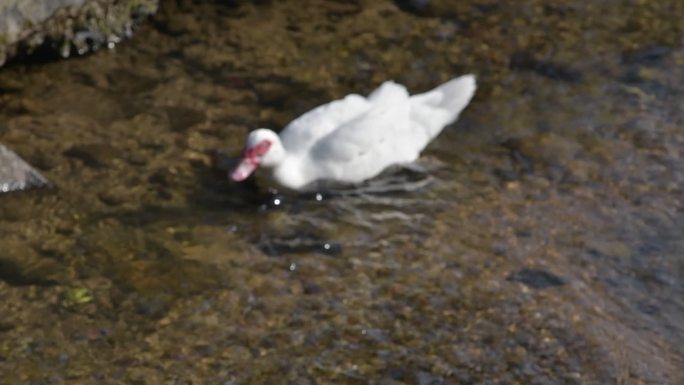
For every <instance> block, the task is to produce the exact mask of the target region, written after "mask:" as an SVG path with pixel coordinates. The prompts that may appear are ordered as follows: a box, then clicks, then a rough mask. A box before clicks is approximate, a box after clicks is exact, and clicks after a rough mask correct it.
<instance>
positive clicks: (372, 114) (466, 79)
mask: <svg viewBox="0 0 684 385" xmlns="http://www.w3.org/2000/svg"><path fill="white" fill-rule="evenodd" d="M475 88H476V85H475V76H473V75H464V76H461V77H459V78H456V79H452V80H450V81H448V82H446V83H444V84H442V85H440V86H439V87H437V88H435V89H433V90H431V91H428V92H426V93H423V94H418V95H414V96H410V95H409V94H408V92H407V91H406V88H405V87H404V86H402V85H400V84H397V83H395V82H392V81H387V82H384V83H383V84H382V85H381V86H380V87H378V88H377V89H376V90H375V91H373V92H372V93H371V94H370V95H369V96H368V97H367V98H365V97H363V96H360V95H356V94H351V95H348V96H346V97H345V98H344V99H340V100H335V101H333V102H330V103H328V104H324V105H322V106H319V107H316V108H315V109H313V110H311V111H309V112H307V113H305V114H304V115H302V116H300V117H299V118H297V119H295V120H293V121H292V122H291V123H290V124H288V125H287V127H285V129H283V130H282V132H281V133H280V135H278V134H276V133H275V132H273V131H271V130H269V129H266V128H259V129H256V130H254V131H252V132H251V133H250V134H249V136H248V137H247V144H246V146H245V151H244V153H243V155H242V159H241V161H240V163H239V164H238V166H237V167H235V169H234V170H233V171H232V172H231V175H230V176H231V179H232V180H233V181H236V182H239V181H243V180H245V179H246V178H247V177H248V176H249V175H250V174H252V173H253V172H254V171H255V170H256V169H257V168H258V167H259V166H261V167H263V168H265V169H268V170H270V171H271V175H270V176H271V178H272V180H273V181H274V182H275V183H277V184H278V185H280V186H283V187H286V188H289V189H292V190H306V189H307V187H310V186H313V185H315V184H314V182H318V181H331V182H337V183H345V184H354V183H359V182H362V181H364V180H366V179H370V178H373V177H375V176H376V175H378V174H380V173H381V172H382V171H383V170H384V169H386V168H387V167H389V166H391V165H395V164H402V163H404V164H405V163H410V162H413V161H415V160H416V159H417V158H418V156H419V155H420V152H421V151H422V150H423V149H424V148H425V147H426V146H427V145H428V143H430V141H431V140H432V139H434V138H435V137H436V136H437V135H438V134H439V133H440V132H441V131H442V129H443V128H444V126H446V125H448V124H450V123H452V122H454V121H455V120H456V119H457V118H458V115H459V114H460V113H461V111H462V110H463V109H464V108H465V107H466V106H467V105H468V102H470V99H471V98H472V97H473V94H474V93H475Z"/></svg>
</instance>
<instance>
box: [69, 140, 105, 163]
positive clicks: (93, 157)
mask: <svg viewBox="0 0 684 385" xmlns="http://www.w3.org/2000/svg"><path fill="white" fill-rule="evenodd" d="M64 155H65V156H67V157H69V158H74V159H79V160H80V161H82V162H83V164H85V165H86V166H88V167H92V168H102V167H108V166H109V165H111V162H112V160H113V159H114V158H115V157H116V152H115V150H114V148H112V147H111V146H109V145H107V144H104V143H102V144H100V143H94V144H80V145H75V146H73V147H71V148H69V149H68V150H66V151H64Z"/></svg>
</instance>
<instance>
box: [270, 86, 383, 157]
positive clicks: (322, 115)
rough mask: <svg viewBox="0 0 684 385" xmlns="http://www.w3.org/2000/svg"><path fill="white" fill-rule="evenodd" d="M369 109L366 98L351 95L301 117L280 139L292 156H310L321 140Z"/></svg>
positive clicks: (289, 126) (283, 132) (291, 123)
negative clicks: (305, 154)
mask: <svg viewBox="0 0 684 385" xmlns="http://www.w3.org/2000/svg"><path fill="white" fill-rule="evenodd" d="M369 108H370V103H369V102H368V101H367V100H366V98H364V97H363V96H361V95H357V94H351V95H347V96H346V97H344V98H343V99H339V100H335V101H332V102H330V103H327V104H323V105H321V106H318V107H316V108H314V109H313V110H311V111H308V112H306V113H304V114H303V115H301V116H299V117H298V118H296V119H295V120H293V121H292V122H290V123H289V124H288V125H287V126H286V127H285V128H284V129H283V130H282V131H281V132H280V139H281V141H282V142H283V146H284V147H285V149H286V150H287V151H288V152H290V153H300V154H301V153H306V152H308V151H309V150H310V148H311V147H312V146H313V145H314V144H315V143H316V142H317V141H319V140H320V139H321V138H323V137H325V136H326V135H328V134H330V133H331V132H333V131H334V130H336V129H337V128H338V127H340V126H342V125H344V124H345V123H347V122H348V121H350V120H353V119H354V118H356V117H358V116H359V115H361V114H363V113H364V112H366V111H367V110H368V109H369Z"/></svg>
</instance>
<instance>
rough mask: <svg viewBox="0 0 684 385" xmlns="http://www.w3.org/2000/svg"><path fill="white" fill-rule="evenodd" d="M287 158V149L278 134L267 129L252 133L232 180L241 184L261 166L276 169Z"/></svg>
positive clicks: (232, 173) (231, 175)
mask: <svg viewBox="0 0 684 385" xmlns="http://www.w3.org/2000/svg"><path fill="white" fill-rule="evenodd" d="M283 158H285V149H284V148H283V145H282V143H281V142H280V137H279V136H278V134H276V133H275V132H273V131H272V130H269V129H267V128H259V129H256V130H254V131H252V132H250V134H249V136H248V137H247V143H246V145H245V150H244V152H243V153H242V159H241V160H240V163H239V164H238V165H237V166H236V167H235V168H234V169H233V171H232V172H231V173H230V179H232V180H233V181H234V182H241V181H243V180H245V179H247V177H249V176H250V175H251V174H252V173H253V172H254V171H256V169H257V168H259V166H261V167H264V168H274V167H276V166H277V165H279V164H280V163H281V162H282V161H283Z"/></svg>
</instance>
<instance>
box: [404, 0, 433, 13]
mask: <svg viewBox="0 0 684 385" xmlns="http://www.w3.org/2000/svg"><path fill="white" fill-rule="evenodd" d="M395 2H396V3H397V5H398V6H399V8H401V9H404V10H406V11H410V12H422V11H424V10H425V9H426V8H427V6H428V4H429V3H430V0H396V1H395Z"/></svg>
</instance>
